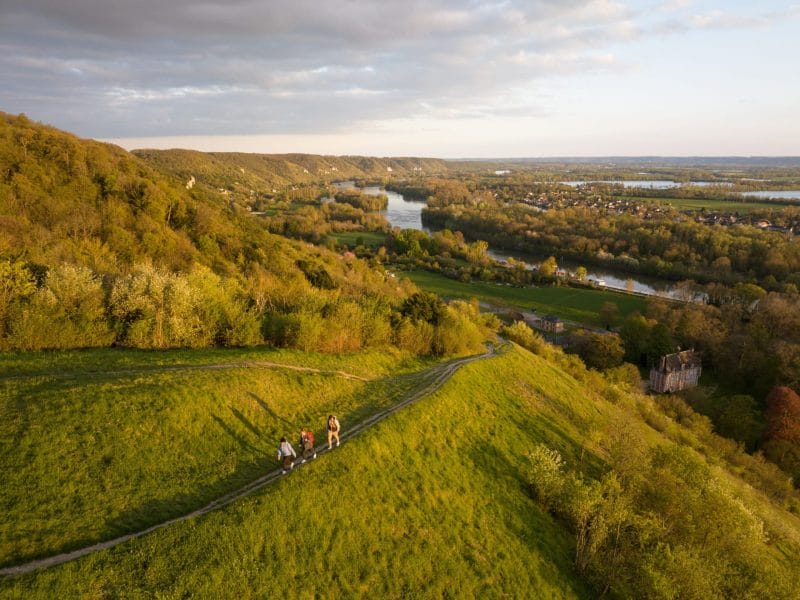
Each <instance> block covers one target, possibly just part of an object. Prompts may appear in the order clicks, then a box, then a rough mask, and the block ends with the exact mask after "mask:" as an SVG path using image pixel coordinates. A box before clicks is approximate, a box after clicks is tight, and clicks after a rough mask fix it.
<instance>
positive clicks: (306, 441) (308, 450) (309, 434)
mask: <svg viewBox="0 0 800 600" xmlns="http://www.w3.org/2000/svg"><path fill="white" fill-rule="evenodd" d="M300 448H302V449H303V452H302V453H301V456H302V457H303V458H302V460H301V461H300V462H306V459H307V458H308V457H309V456H311V458H317V452H316V450H314V432H313V431H311V430H310V429H309V428H308V427H303V428H302V429H301V430H300Z"/></svg>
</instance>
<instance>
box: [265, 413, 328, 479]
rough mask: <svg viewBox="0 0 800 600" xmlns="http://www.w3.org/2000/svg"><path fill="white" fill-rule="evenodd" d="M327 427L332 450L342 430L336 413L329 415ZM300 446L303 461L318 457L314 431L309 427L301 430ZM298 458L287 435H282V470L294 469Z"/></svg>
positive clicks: (284, 471) (279, 458) (279, 452)
mask: <svg viewBox="0 0 800 600" xmlns="http://www.w3.org/2000/svg"><path fill="white" fill-rule="evenodd" d="M325 429H326V430H327V431H328V450H331V449H332V448H333V440H334V439H336V445H337V446H338V445H339V431H340V430H341V426H340V425H339V419H337V418H336V416H335V415H328V422H327V423H326V425H325ZM299 448H300V450H301V455H300V462H301V463H304V462H306V460H312V459H314V458H317V451H316V450H315V449H314V432H313V431H311V430H310V429H309V428H308V427H303V428H302V429H301V430H300V445H299ZM296 458H297V453H296V452H295V450H294V448H293V447H292V444H291V443H290V442H289V441H288V440H287V439H286V438H285V437H282V438H281V443H280V445H279V446H278V460H279V461H281V465H282V466H283V471H281V472H282V473H286V472H287V471H290V470H291V469H293V468H294V461H295V459H296Z"/></svg>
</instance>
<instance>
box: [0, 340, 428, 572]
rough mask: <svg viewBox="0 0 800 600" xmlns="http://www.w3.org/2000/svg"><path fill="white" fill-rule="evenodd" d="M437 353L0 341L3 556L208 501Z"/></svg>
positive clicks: (413, 376) (380, 396)
mask: <svg viewBox="0 0 800 600" xmlns="http://www.w3.org/2000/svg"><path fill="white" fill-rule="evenodd" d="M430 364H433V363H431V362H424V361H420V360H418V359H409V358H408V357H407V356H405V355H403V354H401V353H399V352H363V353H358V354H354V355H349V356H347V355H344V356H333V355H323V354H310V353H300V352H296V351H267V350H244V351H239V350H231V351H223V350H217V351H211V350H209V351H194V352H188V351H169V352H137V351H132V352H131V351H114V350H92V351H72V352H52V353H47V352H45V353H37V354H3V355H0V385H2V388H1V389H2V395H1V396H0V466H1V467H2V472H3V485H2V491H1V492H0V509H1V510H0V565H8V564H13V563H18V562H21V561H25V560H28V559H31V558H34V557H39V556H46V555H50V554H54V553H58V552H63V551H66V550H70V549H74V548H78V547H82V546H86V545H89V544H92V543H95V542H97V541H101V540H105V539H110V538H113V537H116V536H119V535H122V534H124V533H127V532H130V531H136V530H138V529H142V528H144V527H146V526H148V525H151V524H153V523H158V522H161V521H164V520H166V519H168V518H171V517H174V516H178V515H181V514H184V513H186V512H189V511H190V510H192V509H195V508H198V507H200V506H203V505H204V504H205V503H207V502H208V501H210V500H212V499H214V498H216V497H218V496H221V495H222V494H224V493H226V492H229V491H231V490H233V489H236V488H238V487H240V486H241V485H242V484H244V483H247V482H249V481H252V480H254V479H256V478H257V477H258V476H259V475H262V474H264V473H265V472H267V471H270V470H272V469H273V468H275V466H276V464H277V462H276V456H275V454H276V450H275V448H276V446H277V444H278V441H279V439H280V437H281V436H282V435H286V436H287V437H288V438H289V439H290V441H292V443H296V439H297V438H298V437H299V430H300V428H301V427H302V426H306V425H307V426H310V427H311V428H312V429H313V430H314V431H316V434H317V439H318V440H321V439H322V437H323V435H324V431H323V430H324V424H325V420H326V417H327V415H328V414H329V413H336V414H337V415H339V417H340V418H341V419H342V422H343V423H344V424H345V426H346V424H347V423H353V422H355V421H359V420H361V419H363V418H364V417H366V416H367V415H369V414H372V413H374V412H375V411H377V410H379V409H381V408H383V407H385V406H387V405H388V404H391V403H392V402H394V401H396V400H397V398H399V397H400V396H402V395H403V394H405V393H407V392H408V391H409V389H413V387H414V385H416V384H417V383H418V379H420V377H424V373H425V369H426V367H428V366H430ZM297 365H299V366H300V367H301V369H302V370H296V369H295V368H293V367H295V366H297ZM314 369H318V370H319V371H320V372H317V371H315V370H314Z"/></svg>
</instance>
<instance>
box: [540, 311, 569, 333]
mask: <svg viewBox="0 0 800 600" xmlns="http://www.w3.org/2000/svg"><path fill="white" fill-rule="evenodd" d="M541 326H542V330H543V331H547V332H549V333H561V332H562V331H564V321H562V320H561V319H559V318H558V317H557V316H555V315H545V316H544V317H542V321H541Z"/></svg>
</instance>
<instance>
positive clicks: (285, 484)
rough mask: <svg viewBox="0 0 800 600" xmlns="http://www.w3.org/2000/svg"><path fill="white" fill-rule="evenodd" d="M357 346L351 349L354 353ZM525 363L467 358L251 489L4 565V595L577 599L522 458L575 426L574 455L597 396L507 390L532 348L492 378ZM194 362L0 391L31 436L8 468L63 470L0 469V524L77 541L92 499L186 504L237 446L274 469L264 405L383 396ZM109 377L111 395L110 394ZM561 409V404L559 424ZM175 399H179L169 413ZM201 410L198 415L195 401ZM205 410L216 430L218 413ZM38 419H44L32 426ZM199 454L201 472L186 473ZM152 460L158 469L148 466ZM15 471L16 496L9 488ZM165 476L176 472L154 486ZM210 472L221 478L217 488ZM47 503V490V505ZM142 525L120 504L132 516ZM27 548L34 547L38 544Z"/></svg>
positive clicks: (310, 408) (582, 588)
mask: <svg viewBox="0 0 800 600" xmlns="http://www.w3.org/2000/svg"><path fill="white" fill-rule="evenodd" d="M297 358H300V357H299V356H298V357H297ZM357 358H358V357H352V358H351V359H350V361H349V362H351V366H355V363H356V362H357ZM361 358H362V360H363V357H361ZM529 360H530V359H529V358H525V357H524V356H523V355H521V354H519V353H518V352H511V353H509V354H506V355H504V356H502V357H499V358H497V359H489V360H486V361H482V362H479V363H474V364H473V365H470V366H468V367H464V368H463V369H462V371H459V372H458V373H457V374H456V375H455V376H454V378H453V379H451V380H450V381H449V382H448V383H446V384H445V387H444V388H442V390H440V391H439V392H437V393H436V394H434V396H432V397H430V398H426V399H424V400H423V401H421V402H420V403H419V404H416V405H414V406H412V407H410V408H408V409H406V410H404V411H403V412H401V413H398V414H397V415H393V416H392V417H390V418H389V419H387V420H386V421H384V422H383V423H381V424H379V425H377V426H376V427H375V428H373V429H371V430H369V431H367V432H366V433H364V434H362V435H361V436H359V437H357V438H354V439H353V440H352V441H350V442H347V443H345V444H344V445H343V446H342V447H341V448H339V449H337V450H336V451H335V452H333V453H331V454H322V455H321V456H320V457H319V458H318V459H317V460H316V461H315V462H313V463H311V464H309V465H307V466H306V467H305V468H303V469H300V470H298V471H296V472H294V473H292V474H290V475H288V476H286V477H285V478H283V479H282V480H281V481H279V482H278V483H277V484H275V485H272V486H269V487H267V488H265V489H263V490H260V491H258V492H256V493H254V494H253V495H252V496H251V497H248V498H245V499H242V500H240V501H238V502H236V503H234V504H233V505H231V506H229V507H227V508H224V509H221V510H219V511H217V512H214V513H212V514H209V515H207V516H205V517H202V518H198V519H193V520H191V521H187V522H182V523H177V524H174V525H171V526H170V527H168V528H166V529H163V530H159V531H157V532H155V533H152V534H149V535H147V536H145V537H143V538H140V539H136V540H132V541H130V542H127V543H125V544H123V545H121V546H118V547H116V548H113V549H111V550H108V551H102V552H98V553H95V554H92V555H89V556H87V557H84V558H82V559H79V560H77V561H74V562H71V563H67V564H64V565H61V566H58V567H53V568H50V569H46V570H42V571H38V572H34V573H31V574H28V575H24V576H20V577H17V578H13V579H6V580H2V581H0V596H3V597H5V596H9V597H17V596H24V597H29V598H50V597H59V598H61V597H105V596H109V597H115V596H120V595H122V596H131V595H132V596H140V595H144V596H149V595H152V594H154V593H155V594H156V595H160V596H161V597H170V598H173V597H182V596H185V595H189V596H197V597H233V596H236V597H242V598H263V597H277V596H279V595H284V596H289V597H314V596H315V595H317V596H319V597H328V596H330V595H331V594H334V592H335V595H337V596H342V597H355V596H361V595H364V594H370V595H372V596H375V597H391V598H400V597H417V596H418V595H419V594H420V593H422V594H423V595H424V596H426V597H446V596H450V597H486V596H487V595H488V596H490V597H498V596H511V597H526V596H529V594H530V593H531V590H536V591H537V592H538V593H539V594H541V595H543V596H547V597H553V598H574V597H590V596H591V593H590V591H589V588H588V587H587V586H586V585H585V584H584V583H582V582H581V581H580V580H579V578H577V577H576V575H575V573H574V572H573V569H572V563H571V560H572V559H571V556H572V551H573V550H572V546H573V542H572V540H571V537H570V535H569V534H568V532H566V531H565V530H563V529H562V528H561V526H560V525H559V524H558V522H557V521H555V520H553V519H552V518H551V517H550V516H549V515H548V514H547V513H546V512H544V511H542V510H541V509H540V508H539V507H538V506H537V505H536V504H535V503H534V502H532V501H531V499H530V497H529V495H528V492H527V490H526V487H525V485H524V484H523V482H522V481H521V480H520V473H519V467H520V465H519V462H520V460H521V458H522V457H521V454H520V452H522V451H524V449H525V448H526V446H527V445H528V444H530V443H532V442H533V440H535V439H540V438H542V437H544V438H545V439H549V440H551V441H552V442H554V443H561V444H563V443H564V439H566V440H568V441H567V446H568V448H567V450H568V452H569V454H570V455H576V454H577V452H578V449H579V445H580V443H579V438H580V436H581V434H582V433H583V430H584V428H585V422H586V419H587V416H588V415H589V414H591V412H592V409H591V407H590V406H589V405H588V404H580V405H572V404H573V403H570V404H571V405H570V406H569V407H568V406H567V404H566V403H565V402H566V399H567V398H571V397H573V396H575V395H579V390H578V386H577V383H576V382H575V381H572V380H570V379H563V380H561V381H560V382H558V381H557V382H556V383H555V385H554V386H553V388H552V390H551V391H550V392H548V394H554V395H556V396H557V398H558V400H557V403H558V407H555V408H548V407H547V406H545V407H542V406H539V405H538V404H536V405H534V404H530V402H529V400H527V399H525V398H523V397H520V396H519V395H518V392H519V391H520V389H521V388H519V386H520V385H522V386H531V385H536V386H537V389H541V388H540V387H539V384H538V383H536V381H535V380H538V379H539V378H540V377H542V378H545V379H547V380H551V379H552V380H557V379H558V378H557V377H555V373H554V372H552V371H553V367H552V366H549V365H547V364H546V363H544V362H543V361H539V362H537V366H536V368H535V370H532V371H531V372H530V373H529V374H528V375H526V376H524V377H523V378H522V379H520V383H519V384H515V385H511V386H506V385H501V381H505V382H507V381H508V373H510V372H515V373H516V372H518V371H519V369H520V368H521V367H523V366H524V365H525V364H526V363H528V361H529ZM342 362H343V363H344V364H342V365H341V366H347V363H348V361H347V360H345V361H342ZM398 364H400V363H398ZM385 366H387V365H386V363H383V364H382V365H380V366H379V367H378V368H376V369H375V371H376V372H378V371H381V370H382V368H383V367H385ZM73 375H74V376H75V379H70V381H71V383H72V385H73V386H78V384H79V381H80V380H81V379H83V378H82V377H80V376H79V374H78V373H74V374H73ZM231 375H233V374H231ZM198 376H200V373H198V372H193V373H192V374H191V375H190V376H186V377H183V376H181V375H179V374H177V373H175V372H172V373H171V375H170V376H169V378H168V379H166V378H165V379H164V380H163V381H157V380H154V379H153V376H152V375H151V376H147V375H144V374H142V375H138V376H137V377H135V378H129V377H124V378H121V379H120V380H117V381H108V380H107V381H104V382H103V384H102V385H104V386H105V388H106V391H105V392H103V393H100V390H97V389H95V385H97V384H98V383H99V382H96V381H94V378H93V377H91V378H90V379H91V381H90V382H88V383H84V384H82V385H80V386H79V389H76V390H75V391H74V392H73V393H70V391H69V389H63V388H62V386H60V385H58V384H56V383H54V382H47V381H39V383H44V384H45V386H46V387H47V388H52V389H51V393H40V391H38V390H36V388H35V384H34V383H33V382H30V388H33V389H30V388H27V387H26V388H25V390H23V389H20V394H19V395H15V396H16V398H15V400H14V401H13V402H9V403H7V405H6V407H5V411H6V413H5V414H4V417H6V419H4V421H5V422H6V423H7V425H6V427H7V428H8V431H4V432H3V439H4V440H8V439H9V436H10V438H11V439H14V438H16V439H18V440H20V439H21V438H25V439H24V442H23V444H22V445H23V446H24V450H23V449H20V450H19V451H18V452H17V453H14V450H13V448H4V449H3V450H4V451H3V459H4V461H5V462H4V464H3V469H4V473H7V472H9V467H10V466H12V465H14V466H18V465H20V463H24V461H25V460H26V459H28V458H29V457H34V458H36V460H37V461H42V460H45V458H44V457H48V456H50V457H51V458H50V459H49V460H50V461H51V463H52V464H51V468H52V469H57V470H58V471H62V472H56V473H54V472H52V471H51V470H49V469H46V468H42V466H41V465H40V467H39V468H35V469H34V468H28V469H26V470H25V471H26V472H25V474H24V476H23V475H19V476H18V477H15V478H12V480H11V481H10V482H6V484H4V486H3V492H2V494H3V506H4V507H10V506H17V507H18V508H17V509H16V510H15V511H14V513H13V514H8V513H5V514H4V515H3V517H2V518H3V530H4V531H3V533H4V535H3V539H7V538H8V534H9V533H10V532H11V531H16V533H17V535H15V536H14V537H15V538H16V539H17V540H18V544H19V543H20V542H19V539H20V538H25V539H28V538H33V539H34V540H36V541H38V544H37V545H36V549H37V550H38V552H37V553H41V554H48V553H49V552H48V550H49V551H51V552H52V551H56V550H61V549H63V548H64V547H65V545H78V544H77V543H76V544H66V543H65V540H66V539H72V540H73V541H75V542H81V543H82V544H86V543H88V542H91V541H92V539H93V538H94V536H93V535H92V533H111V529H110V528H111V527H112V526H111V525H110V524H109V523H108V522H106V523H105V527H100V528H98V527H95V526H93V524H92V518H91V516H92V515H93V516H94V518H97V519H100V520H103V519H107V513H108V512H109V511H110V510H111V507H118V505H119V504H120V503H124V502H125V499H126V498H127V499H128V500H127V502H129V503H130V504H131V505H135V504H137V503H141V502H144V507H145V508H146V510H141V511H136V510H133V513H134V514H138V518H139V524H144V522H145V521H147V520H148V518H150V517H151V516H152V515H151V511H157V512H158V513H160V514H162V515H163V516H166V513H167V512H169V511H168V510H167V509H166V507H167V506H169V507H174V506H175V503H178V504H180V508H181V509H182V510H184V511H186V509H187V508H188V507H189V505H191V504H193V502H188V501H187V499H189V498H194V500H197V499H198V498H200V497H202V496H206V495H208V492H210V491H211V487H212V484H211V483H210V482H209V481H204V477H202V476H201V475H200V473H208V474H209V475H208V477H207V478H212V476H211V475H210V473H214V475H220V474H221V473H222V472H223V471H230V470H231V469H233V467H234V465H236V464H237V463H238V464H239V465H240V466H241V463H245V464H248V463H254V466H256V467H257V468H254V469H244V470H243V471H240V472H239V473H238V475H240V476H241V479H242V480H244V479H246V478H247V477H248V476H249V477H254V476H255V475H257V474H258V473H260V472H263V471H264V470H265V469H271V468H273V465H274V458H273V448H274V444H273V439H274V435H275V434H267V432H266V431H265V430H268V429H270V428H271V427H272V425H271V424H270V415H271V414H272V413H274V415H273V416H272V419H276V418H278V419H280V420H281V421H283V420H286V421H292V422H296V423H302V422H304V421H305V420H309V419H314V421H313V422H314V423H317V422H318V420H319V416H320V415H318V414H316V412H319V410H321V412H326V411H327V410H328V406H330V403H331V402H336V405H337V407H338V408H337V409H338V410H340V411H341V412H342V413H343V414H345V415H346V416H345V417H344V421H343V422H344V423H347V422H348V419H355V418H356V415H353V414H352V413H351V414H349V415H348V413H347V411H346V409H345V408H344V406H343V405H342V404H341V403H343V402H344V401H345V399H352V398H353V397H354V396H358V397H359V398H360V402H361V403H368V402H370V401H372V402H381V401H385V399H384V397H383V396H381V395H378V394H369V393H368V392H369V390H368V386H362V385H361V384H359V383H358V382H355V383H354V382H349V381H345V382H343V381H340V379H338V378H333V377H320V376H318V375H296V374H284V373H276V372H253V373H252V376H251V377H248V375H247V374H246V373H236V374H235V377H233V378H229V377H226V378H225V382H220V384H219V386H218V387H217V386H214V385H213V384H212V383H211V382H209V381H208V380H207V379H206V378H205V377H202V376H201V380H200V381H195V378H196V377H198ZM216 376H217V377H219V374H217V375H216ZM109 379H111V378H109ZM259 380H263V383H262V384H261V385H259ZM391 380H392V378H389V381H391ZM60 381H64V386H67V382H66V381H65V380H60ZM223 383H224V385H223ZM17 385H18V384H17ZM114 388H119V392H120V395H115V394H112V390H113V389H114ZM164 388H166V389H169V390H171V393H169V394H168V397H169V402H162V401H156V400H155V399H153V400H151V401H150V402H148V401H145V397H146V396H148V395H151V394H148V393H147V392H148V391H150V392H151V393H152V392H154V391H155V390H156V389H164ZM179 389H183V390H184V391H183V392H181V393H178V392H177V390H179ZM250 389H254V390H256V394H257V395H263V396H262V399H263V400H264V401H265V402H268V404H269V411H271V412H266V410H265V409H262V408H259V406H258V402H256V401H255V400H254V399H253V401H250V402H249V404H250V405H251V406H247V404H248V401H247V398H246V396H247V394H248V393H249V390H250ZM34 390H36V391H37V394H36V395H35V401H34V398H31V399H30V400H29V406H28V409H29V410H30V409H34V408H36V407H37V406H38V408H36V410H35V412H33V414H31V415H30V416H27V413H28V412H29V411H28V410H26V411H25V412H26V415H25V416H24V417H23V416H22V415H20V414H17V415H16V416H15V415H14V407H18V406H19V404H20V402H21V401H22V400H21V396H22V394H23V393H24V392H28V391H34ZM123 390H125V393H124V395H122V391H123ZM365 392H366V393H365ZM152 395H155V394H152ZM214 396H217V397H214ZM371 396H372V397H371ZM376 396H378V397H376ZM465 398H470V399H471V400H470V402H469V404H464V399H465ZM151 403H152V406H151ZM548 403H549V401H548ZM322 404H324V405H325V409H324V410H322V407H321V406H320V405H322ZM189 407H194V408H191V409H190V408H189ZM316 407H319V408H316ZM465 407H468V411H467V412H463V411H464V409H465ZM542 408H544V413H543V412H542ZM564 409H566V410H567V411H568V413H569V414H571V415H573V418H571V419H570V421H569V422H568V423H567V422H564V423H559V424H556V423H555V419H557V418H559V414H560V412H561V411H562V410H564ZM234 410H238V411H240V412H241V416H243V417H245V418H246V419H247V420H248V421H249V422H250V423H251V424H252V426H253V429H255V430H256V431H253V430H252V429H251V427H250V426H248V425H246V424H245V422H244V420H242V419H241V418H239V417H236V416H235V412H233V411H234ZM186 411H191V414H186V415H185V416H184V418H181V419H177V418H175V417H176V414H177V413H183V412H186ZM207 411H209V412H211V415H209V416H205V415H204V413H205V412H207ZM261 412H263V413H265V414H264V415H263V416H262V417H260V416H259V413H261ZM9 413H11V414H10V415H9ZM298 413H306V415H307V417H305V418H303V417H300V416H298ZM457 415H461V416H457ZM9 416H12V417H14V416H15V418H12V419H8V417H9ZM231 417H234V418H231ZM215 419H221V420H223V421H224V423H225V425H224V427H223V426H222V424H221V423H220V424H219V425H218V426H217V427H213V421H214V420H215ZM197 421H199V422H197ZM33 422H36V423H37V424H38V426H37V427H36V428H35V429H34V430H31V426H32V423H33ZM350 422H352V421H350ZM109 423H110V424H112V425H111V426H109ZM114 423H117V425H113V424H114ZM273 425H274V424H273ZM272 428H273V429H274V430H275V431H279V430H282V429H287V428H288V429H291V428H290V427H288V426H287V427H285V428H284V427H283V426H282V424H277V427H272ZM78 430H82V431H78ZM23 432H24V433H26V434H27V435H23ZM100 432H104V433H100ZM318 433H321V432H318ZM562 436H567V437H566V438H562ZM75 438H77V439H75ZM131 438H133V439H135V440H136V441H135V443H136V445H137V446H139V448H137V449H136V450H135V451H134V450H130V451H129V453H128V454H127V455H126V454H125V453H124V452H123V450H122V448H121V446H122V445H124V444H125V440H128V439H131ZM226 438H228V439H226ZM73 439H74V441H72V440H73ZM176 446H181V447H180V449H177V448H176ZM245 446H248V447H249V448H250V449H249V450H248V449H245ZM10 453H13V454H10ZM95 454H96V455H97V458H98V459H100V461H99V462H96V461H95V460H94V458H93V456H94V455H95ZM103 456H111V457H112V458H110V459H108V460H105V461H103V460H102V457H103ZM37 457H38V458H37ZM59 462H63V465H59ZM83 463H90V465H91V466H87V467H85V466H83ZM92 463H94V464H92ZM125 463H128V466H125ZM59 466H61V468H60V469H59ZM193 469H194V470H196V471H197V473H195V476H194V477H190V476H188V473H187V472H186V471H190V470H193ZM84 471H85V473H84V474H83V475H82V474H81V473H82V472H84ZM153 471H159V472H160V473H161V475H160V476H159V477H157V478H155V479H153V478H148V477H147V473H152V472H153ZM137 475H138V476H137ZM129 479H133V481H128V480H129ZM229 481H230V479H229ZM23 485H26V486H28V488H29V491H28V493H27V494H22V493H21V490H20V488H21V487H22V486H23ZM162 486H169V487H171V489H169V490H165V491H164V493H163V494H162V493H161V487H162ZM222 487H223V486H220V485H217V491H216V493H219V492H220V490H221V489H222ZM158 496H166V497H167V498H168V500H167V501H166V502H160V501H158V500H157V499H156V498H157V497H158ZM59 498H60V500H59ZM42 504H44V505H45V506H47V505H49V506H50V508H51V510H50V511H47V512H48V513H51V514H50V515H49V517H47V515H43V514H42V512H43V509H42V506H41V505H42ZM109 505H110V506H109ZM132 508H133V506H128V507H127V509H128V510H131V509H132ZM120 510H121V512H122V513H123V514H125V512H126V511H125V509H120ZM43 518H45V520H42V519H43ZM73 522H74V523H75V524H74V525H73ZM136 524H137V523H136V522H135V519H133V518H131V519H130V520H129V521H128V522H127V526H128V527H131V526H134V525H136ZM114 525H118V523H116V522H115V523H114ZM58 529H61V530H62V531H61V534H60V535H56V534H55V532H56V530H58ZM98 529H99V530H100V531H98ZM81 532H83V533H81ZM26 549H27V550H28V552H25V554H30V553H31V550H32V549H33V548H31V547H29V548H26ZM21 555H22V553H20V551H19V549H18V550H17V552H15V553H13V554H12V555H11V556H10V555H9V552H8V547H7V546H6V552H5V557H4V562H9V559H10V558H12V557H14V558H15V559H17V560H18V559H19V558H20V557H21ZM17 560H14V561H13V562H17ZM454 586H455V587H454Z"/></svg>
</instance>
